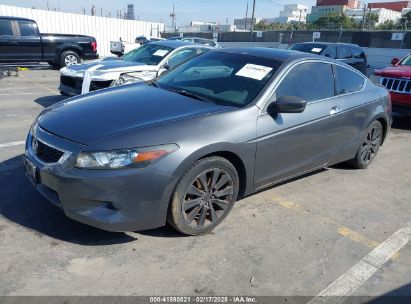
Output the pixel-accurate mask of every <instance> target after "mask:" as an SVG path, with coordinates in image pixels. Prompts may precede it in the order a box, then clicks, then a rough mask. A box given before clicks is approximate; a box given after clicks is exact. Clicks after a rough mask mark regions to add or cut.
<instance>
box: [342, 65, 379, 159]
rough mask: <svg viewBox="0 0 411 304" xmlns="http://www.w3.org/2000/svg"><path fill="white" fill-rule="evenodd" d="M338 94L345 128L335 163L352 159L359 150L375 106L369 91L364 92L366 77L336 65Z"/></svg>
mask: <svg viewBox="0 0 411 304" xmlns="http://www.w3.org/2000/svg"><path fill="white" fill-rule="evenodd" d="M335 76H336V94H337V96H338V99H340V101H341V103H340V104H341V110H342V113H341V114H342V117H343V119H344V123H343V128H342V129H341V132H340V135H339V147H338V151H339V153H338V155H336V160H335V161H334V162H335V163H337V162H340V161H344V160H346V159H347V157H352V156H353V153H354V154H355V151H356V150H357V149H358V142H359V141H360V139H361V137H362V135H363V133H362V131H363V130H362V129H363V127H364V121H365V119H366V118H367V117H372V116H373V111H374V105H373V104H372V103H367V100H370V98H372V97H370V94H369V91H367V90H364V89H363V88H364V85H365V83H366V79H365V76H363V75H362V74H360V73H359V72H356V71H352V70H351V69H349V68H347V67H344V66H340V65H335Z"/></svg>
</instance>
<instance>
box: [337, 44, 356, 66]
mask: <svg viewBox="0 0 411 304" xmlns="http://www.w3.org/2000/svg"><path fill="white" fill-rule="evenodd" d="M337 60H338V61H341V62H344V63H346V64H348V65H351V66H352V65H353V64H354V62H353V56H352V53H351V49H350V47H348V46H346V45H339V46H338V47H337Z"/></svg>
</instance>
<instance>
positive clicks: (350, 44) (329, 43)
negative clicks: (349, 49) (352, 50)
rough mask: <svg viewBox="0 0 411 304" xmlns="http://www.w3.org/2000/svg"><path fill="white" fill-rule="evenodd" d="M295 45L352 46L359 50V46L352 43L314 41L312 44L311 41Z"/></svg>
mask: <svg viewBox="0 0 411 304" xmlns="http://www.w3.org/2000/svg"><path fill="white" fill-rule="evenodd" d="M296 44H308V45H310V44H315V45H324V46H329V45H345V46H353V47H359V48H360V46H359V45H357V44H353V43H342V42H320V41H318V42H317V41H314V42H312V41H309V42H299V43H296ZM296 44H294V45H296Z"/></svg>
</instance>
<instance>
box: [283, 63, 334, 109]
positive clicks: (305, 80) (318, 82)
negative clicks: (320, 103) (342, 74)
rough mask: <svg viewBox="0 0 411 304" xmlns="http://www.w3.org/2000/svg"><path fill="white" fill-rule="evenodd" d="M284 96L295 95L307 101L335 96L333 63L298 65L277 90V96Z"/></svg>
mask: <svg viewBox="0 0 411 304" xmlns="http://www.w3.org/2000/svg"><path fill="white" fill-rule="evenodd" d="M313 75H315V77H313ZM282 96H295V97H299V98H301V99H303V100H305V101H307V102H310V101H316V100H321V99H325V98H329V97H333V96H334V75H333V71H332V67H331V64H328V63H321V62H310V63H302V64H299V65H297V66H296V67H294V68H293V69H292V70H291V71H290V72H289V73H288V74H287V75H286V76H285V78H284V79H283V81H282V82H281V83H280V85H279V87H278V88H277V90H276V98H277V99H279V98H280V97H282Z"/></svg>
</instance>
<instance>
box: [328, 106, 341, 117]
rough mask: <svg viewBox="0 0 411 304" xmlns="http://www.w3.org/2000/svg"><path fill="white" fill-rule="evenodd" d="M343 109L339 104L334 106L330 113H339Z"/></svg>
mask: <svg viewBox="0 0 411 304" xmlns="http://www.w3.org/2000/svg"><path fill="white" fill-rule="evenodd" d="M341 111H342V110H341V108H340V107H339V106H335V107H332V108H331V110H330V115H335V114H337V113H340V112H341Z"/></svg>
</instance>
